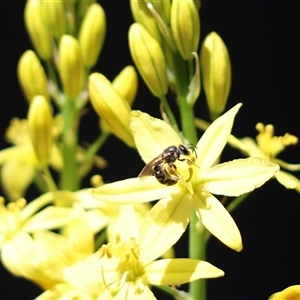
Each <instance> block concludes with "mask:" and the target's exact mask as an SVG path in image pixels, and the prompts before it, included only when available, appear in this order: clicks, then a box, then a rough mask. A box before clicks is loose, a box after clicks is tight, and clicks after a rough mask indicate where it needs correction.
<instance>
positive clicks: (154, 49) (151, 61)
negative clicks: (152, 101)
mask: <svg viewBox="0 0 300 300" xmlns="http://www.w3.org/2000/svg"><path fill="white" fill-rule="evenodd" d="M128 35H129V48H130V52H131V56H132V59H133V60H134V62H135V65H136V67H137V68H138V70H139V72H140V74H141V76H142V78H143V79H144V81H145V83H146V84H147V86H148V88H149V89H150V91H151V92H152V94H153V95H155V96H157V97H160V96H163V95H165V94H166V93H167V91H168V82H167V72H166V62H165V57H164V54H163V51H162V49H161V47H160V45H159V43H158V42H157V41H156V40H155V39H154V38H153V37H152V36H151V35H150V34H149V33H148V31H147V30H146V29H145V28H144V27H143V26H142V25H141V24H138V23H134V24H132V25H131V26H130V28H129V33H128Z"/></svg>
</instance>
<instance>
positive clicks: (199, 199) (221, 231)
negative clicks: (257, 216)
mask: <svg viewBox="0 0 300 300" xmlns="http://www.w3.org/2000/svg"><path fill="white" fill-rule="evenodd" d="M192 203H193V206H194V209H195V212H196V214H197V216H198V218H199V219H200V221H201V222H202V223H203V225H204V226H205V227H206V229H207V230H208V231H209V232H210V233H211V234H213V235H214V236H215V237H216V238H218V239H219V240H220V241H221V242H222V243H224V244H225V245H226V246H228V247H230V248H232V249H234V250H236V251H241V250H242V248H243V245H242V238H241V234H240V231H239V229H238V227H237V226H236V224H235V222H234V220H233V219H232V217H231V215H230V214H229V213H228V211H227V210H226V209H225V207H224V206H223V205H222V204H221V202H220V201H219V200H218V199H217V198H215V197H214V196H213V195H211V194H210V193H208V192H204V191H203V192H202V193H201V194H194V195H193V202H192Z"/></svg>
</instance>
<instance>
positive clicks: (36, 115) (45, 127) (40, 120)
mask: <svg viewBox="0 0 300 300" xmlns="http://www.w3.org/2000/svg"><path fill="white" fill-rule="evenodd" d="M27 118H28V128H29V133H30V138H31V142H32V145H33V149H34V152H35V154H36V157H37V159H38V161H39V163H40V164H41V165H46V164H48V162H49V160H50V155H51V149H52V142H53V136H52V123H53V117H52V112H51V107H50V105H49V102H48V101H47V100H46V99H45V97H43V96H40V95H38V96H35V97H34V98H33V100H32V102H31V103H30V106H29V111H28V116H27Z"/></svg>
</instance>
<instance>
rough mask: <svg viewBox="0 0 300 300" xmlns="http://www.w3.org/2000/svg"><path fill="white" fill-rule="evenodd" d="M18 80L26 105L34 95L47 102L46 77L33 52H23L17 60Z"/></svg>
mask: <svg viewBox="0 0 300 300" xmlns="http://www.w3.org/2000/svg"><path fill="white" fill-rule="evenodd" d="M18 79H19V83H20V85H21V87H22V90H23V92H24V94H25V96H26V99H27V101H28V103H30V102H31V100H32V98H33V97H34V96H36V95H42V96H44V97H45V98H46V99H47V100H48V101H49V92H48V82H47V76H46V73H45V71H44V68H43V66H42V64H41V62H40V60H39V59H38V57H37V55H36V54H35V52H34V51H32V50H27V51H25V52H24V53H23V55H22V56H21V58H20V59H19V62H18Z"/></svg>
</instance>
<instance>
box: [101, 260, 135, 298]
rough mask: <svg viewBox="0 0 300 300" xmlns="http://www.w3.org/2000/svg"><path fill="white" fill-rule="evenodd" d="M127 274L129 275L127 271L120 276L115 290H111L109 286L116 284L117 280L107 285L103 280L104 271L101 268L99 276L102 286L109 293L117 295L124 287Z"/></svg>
mask: <svg viewBox="0 0 300 300" xmlns="http://www.w3.org/2000/svg"><path fill="white" fill-rule="evenodd" d="M128 273H129V272H128V271H125V272H124V274H123V275H122V278H121V280H120V281H119V282H118V284H117V286H116V287H115V288H112V287H111V285H112V284H114V283H116V282H117V280H116V281H114V282H111V283H110V284H108V283H107V282H106V279H105V275H104V269H103V267H102V266H101V275H102V281H103V284H104V286H105V287H106V288H107V289H108V290H109V291H110V292H111V293H117V292H118V291H119V290H120V289H121V288H122V287H123V286H124V284H125V282H126V279H127V277H128Z"/></svg>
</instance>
